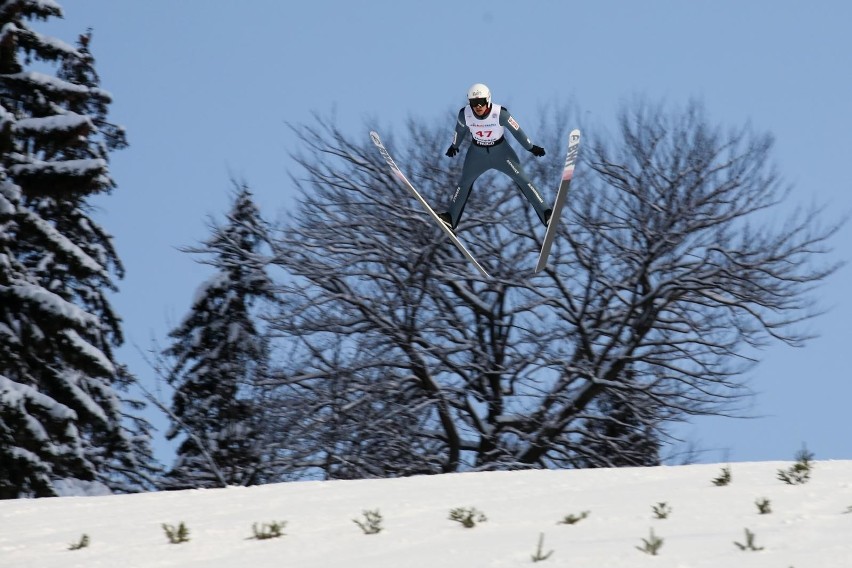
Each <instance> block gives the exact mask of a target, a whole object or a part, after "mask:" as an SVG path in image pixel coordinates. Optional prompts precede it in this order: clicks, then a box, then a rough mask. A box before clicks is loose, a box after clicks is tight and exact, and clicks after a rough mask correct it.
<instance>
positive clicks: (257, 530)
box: [251, 521, 287, 540]
mask: <svg viewBox="0 0 852 568" xmlns="http://www.w3.org/2000/svg"><path fill="white" fill-rule="evenodd" d="M285 526H287V521H281V522H278V521H272V522H271V523H269V524H266V523H263V524H262V525H260V527H258V524H257V523H255V524H253V525H252V526H251V530H252V532H253V533H254V537H253V538H256V539H257V540H266V539H270V538H278V537H279V536H284V527H285Z"/></svg>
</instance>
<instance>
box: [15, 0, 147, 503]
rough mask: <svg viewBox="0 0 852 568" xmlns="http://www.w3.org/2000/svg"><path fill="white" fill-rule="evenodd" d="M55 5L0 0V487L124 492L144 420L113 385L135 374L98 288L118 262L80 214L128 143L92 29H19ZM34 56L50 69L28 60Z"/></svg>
mask: <svg viewBox="0 0 852 568" xmlns="http://www.w3.org/2000/svg"><path fill="white" fill-rule="evenodd" d="M60 16H61V9H60V8H59V6H58V5H57V4H55V3H53V2H49V3H46V2H36V1H0V29H2V32H1V34H2V35H0V175H2V182H0V185H2V192H0V193H2V197H0V247H2V248H0V257H2V262H0V343H2V348H0V463H3V464H4V466H5V468H4V469H2V470H0V497H3V498H14V497H20V496H29V495H34V496H49V495H55V494H57V492H58V489H57V488H58V487H60V485H62V486H67V485H68V484H69V482H70V483H77V482H79V481H84V482H100V483H103V484H105V485H107V486H108V487H110V488H112V489H113V490H133V489H138V488H139V487H141V486H143V485H144V484H146V482H147V480H148V476H147V474H148V473H150V472H151V471H152V470H153V469H154V467H153V458H152V456H151V451H150V435H149V426H148V425H147V423H146V422H145V421H144V420H142V419H140V418H138V417H135V416H128V415H127V414H126V411H125V409H124V407H123V404H122V398H121V395H120V394H119V391H125V390H127V389H128V388H129V387H130V386H131V385H132V384H133V382H134V380H135V379H134V378H133V377H132V376H131V375H130V374H129V373H128V372H127V369H126V368H125V367H124V366H122V365H120V364H118V363H117V362H116V361H115V358H114V353H113V348H114V347H116V346H118V345H120V344H121V342H122V340H123V338H122V334H121V327H120V318H119V317H118V316H117V315H116V314H115V313H114V311H113V310H112V308H111V306H110V304H109V301H108V299H107V297H106V294H107V293H108V292H110V291H114V290H115V284H114V282H113V278H115V277H117V278H121V277H122V276H123V268H122V266H121V263H120V261H119V259H118V256H117V254H116V251H115V249H114V247H113V245H112V242H111V239H110V237H109V235H108V234H107V233H106V232H105V231H104V230H103V229H102V228H101V227H99V226H98V224H97V223H96V222H94V221H93V220H92V219H91V217H90V216H89V214H88V213H89V210H90V209H91V205H90V203H89V200H90V198H91V197H92V196H93V195H96V194H99V193H107V192H110V191H111V190H112V189H113V188H114V187H115V184H114V182H113V180H112V179H111V177H110V175H109V167H108V155H109V152H111V151H113V150H116V149H120V148H123V147H124V146H126V142H125V140H124V134H123V131H122V129H121V128H119V127H117V126H114V125H112V124H110V123H109V122H108V120H107V108H108V106H109V103H110V102H111V100H110V97H109V95H108V94H107V93H106V92H105V91H103V90H102V89H100V87H99V85H98V77H97V74H96V73H95V72H94V59H93V58H92V56H91V53H90V52H89V50H88V43H89V39H90V35H85V36H82V37H81V38H80V42H79V44H78V46H77V47H76V48H74V47H71V46H70V45H68V44H66V43H64V42H61V41H57V40H55V39H54V38H49V37H45V36H43V35H41V34H39V33H38V32H36V31H34V30H32V29H30V28H29V26H28V22H29V21H32V20H36V19H41V20H46V19H49V18H51V17H60ZM34 59H37V60H41V61H43V62H45V63H46V64H48V65H55V66H56V68H57V73H56V75H55V76H53V75H48V74H46V73H43V72H35V71H27V70H25V68H24V66H23V65H22V62H23V63H24V64H27V65H29V64H30V62H31V61H32V60H34ZM129 402H132V401H129ZM132 405H133V406H134V407H135V408H137V409H138V408H139V403H132ZM125 418H130V420H131V421H130V422H125V420H124V419H125ZM60 481H61V484H60V483H59V482H60Z"/></svg>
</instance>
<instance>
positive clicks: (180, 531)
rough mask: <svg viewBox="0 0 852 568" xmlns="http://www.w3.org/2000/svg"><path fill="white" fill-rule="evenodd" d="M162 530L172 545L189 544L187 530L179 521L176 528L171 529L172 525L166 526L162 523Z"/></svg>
mask: <svg viewBox="0 0 852 568" xmlns="http://www.w3.org/2000/svg"><path fill="white" fill-rule="evenodd" d="M163 530H164V531H166V537H167V538H168V539H169V542H170V543H172V544H180V543H182V542H189V529H188V528H186V525H185V524H184V523H183V521H181V523H180V524H179V525H178V526H177V528H175V527H173V526H172V525H167V524H166V523H163Z"/></svg>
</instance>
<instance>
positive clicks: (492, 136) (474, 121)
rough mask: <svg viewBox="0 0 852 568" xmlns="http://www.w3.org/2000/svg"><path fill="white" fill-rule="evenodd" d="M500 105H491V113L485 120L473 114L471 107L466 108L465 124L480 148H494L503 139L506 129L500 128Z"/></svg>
mask: <svg viewBox="0 0 852 568" xmlns="http://www.w3.org/2000/svg"><path fill="white" fill-rule="evenodd" d="M501 108H502V107H501V106H500V105H491V112H489V113H488V115H487V116H485V117H483V118H479V117H478V116H476V115H475V114H473V109H471V108H470V106H466V107H465V108H464V122H465V124H466V125H467V127H468V128H470V133H471V134H472V135H473V140H474V142H476V143H477V144H479V145H480V146H493V145H494V144H496V143H497V141H498V140H500V138H502V137H503V130H504V128H503V127H502V126H500V109H501Z"/></svg>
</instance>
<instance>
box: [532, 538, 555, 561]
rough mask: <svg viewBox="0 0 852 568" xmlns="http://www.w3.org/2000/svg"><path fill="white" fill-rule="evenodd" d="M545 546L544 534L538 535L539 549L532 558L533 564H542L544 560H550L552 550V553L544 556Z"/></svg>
mask: <svg viewBox="0 0 852 568" xmlns="http://www.w3.org/2000/svg"><path fill="white" fill-rule="evenodd" d="M543 546H544V533H539V535H538V548H537V549H536V551H535V553H534V554H533V555H532V557H531V558H532V561H533V562H541V561H542V560H547V559H548V558H550V555H551V554H553V551H552V550H551V551H550V552H548V553H547V554H544V551H543V550H542V547H543Z"/></svg>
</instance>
